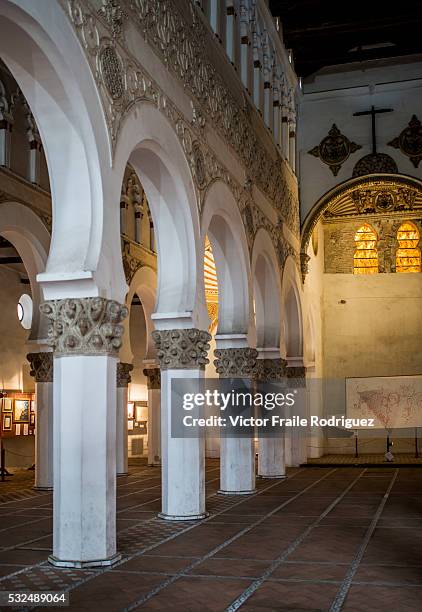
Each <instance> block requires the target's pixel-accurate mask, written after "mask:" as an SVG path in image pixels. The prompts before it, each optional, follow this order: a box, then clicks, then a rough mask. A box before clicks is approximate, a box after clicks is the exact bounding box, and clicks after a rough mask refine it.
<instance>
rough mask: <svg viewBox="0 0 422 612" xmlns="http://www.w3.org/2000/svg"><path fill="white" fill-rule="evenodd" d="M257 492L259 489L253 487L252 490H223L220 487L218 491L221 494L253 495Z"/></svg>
mask: <svg viewBox="0 0 422 612" xmlns="http://www.w3.org/2000/svg"><path fill="white" fill-rule="evenodd" d="M256 492H257V489H251V490H250V491H223V490H222V489H219V490H218V491H217V493H218V494H219V495H253V494H254V493H256Z"/></svg>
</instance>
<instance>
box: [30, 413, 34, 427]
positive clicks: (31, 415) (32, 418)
mask: <svg viewBox="0 0 422 612" xmlns="http://www.w3.org/2000/svg"><path fill="white" fill-rule="evenodd" d="M29 424H30V425H31V427H35V414H34V413H33V412H31V414H30V415H29Z"/></svg>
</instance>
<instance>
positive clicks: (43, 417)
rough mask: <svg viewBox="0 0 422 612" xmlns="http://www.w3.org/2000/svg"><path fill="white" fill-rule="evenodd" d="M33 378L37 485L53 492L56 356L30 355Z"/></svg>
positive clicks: (44, 353)
mask: <svg viewBox="0 0 422 612" xmlns="http://www.w3.org/2000/svg"><path fill="white" fill-rule="evenodd" d="M26 357H27V359H28V361H29V363H30V364H31V376H34V378H35V404H36V421H35V485H34V488H35V489H38V490H40V491H51V490H52V489H53V353H51V352H42V353H29V354H28V355H27V356H26Z"/></svg>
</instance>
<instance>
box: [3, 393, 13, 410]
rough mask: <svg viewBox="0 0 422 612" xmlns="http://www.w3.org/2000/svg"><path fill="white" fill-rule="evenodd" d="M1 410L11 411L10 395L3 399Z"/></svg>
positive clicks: (11, 401)
mask: <svg viewBox="0 0 422 612" xmlns="http://www.w3.org/2000/svg"><path fill="white" fill-rule="evenodd" d="M3 412H13V400H12V399H11V398H10V397H5V398H4V399H3Z"/></svg>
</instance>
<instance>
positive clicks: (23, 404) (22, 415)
mask: <svg viewBox="0 0 422 612" xmlns="http://www.w3.org/2000/svg"><path fill="white" fill-rule="evenodd" d="M29 408H30V400H15V411H14V416H13V420H14V422H15V423H29Z"/></svg>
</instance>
